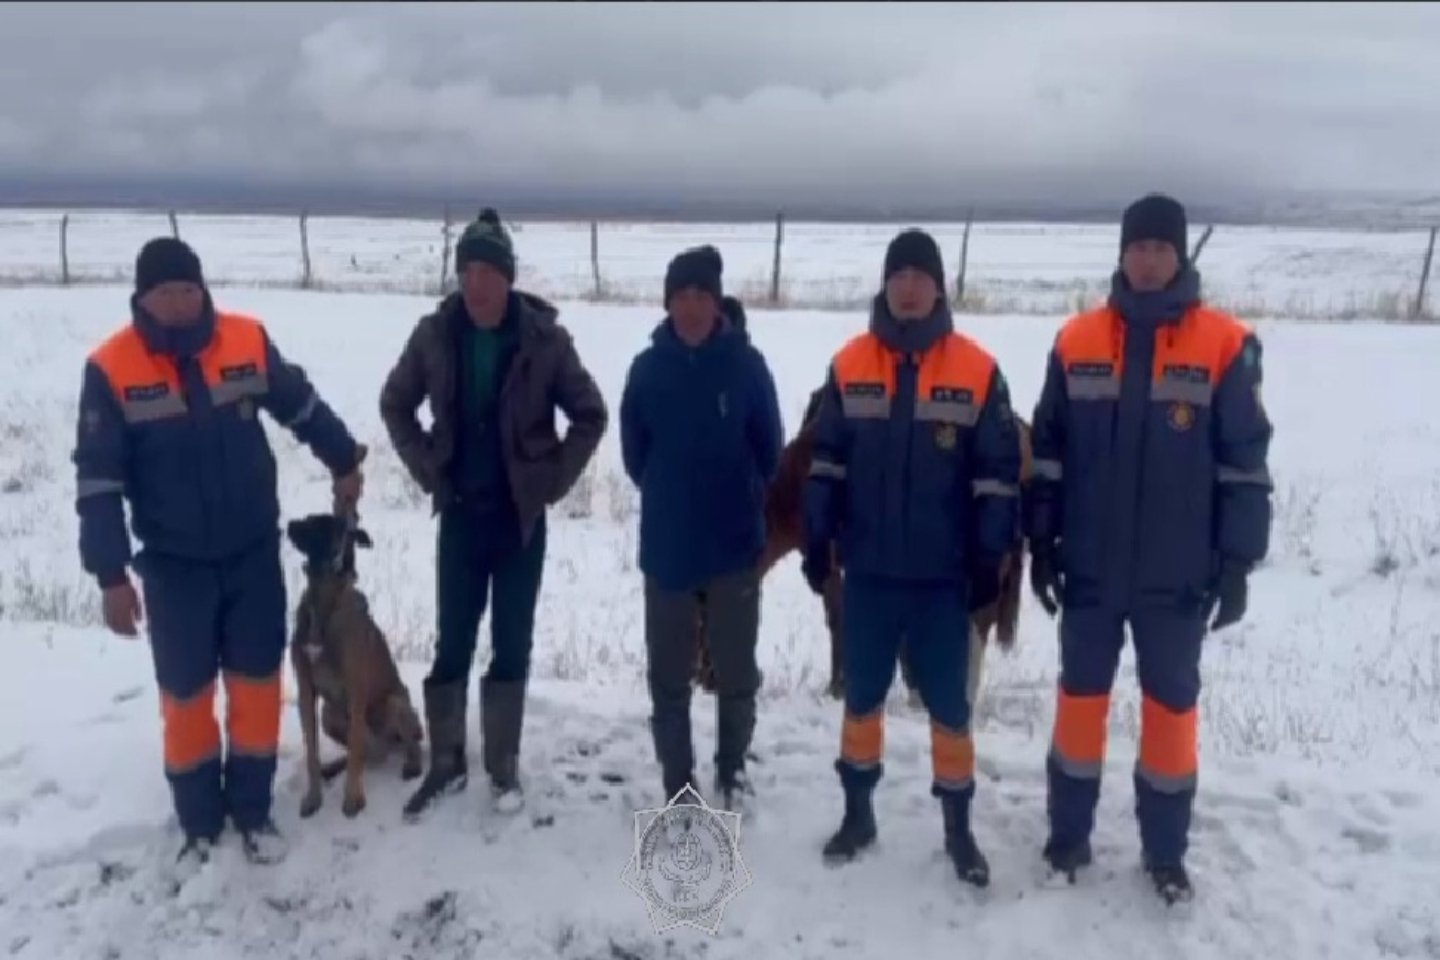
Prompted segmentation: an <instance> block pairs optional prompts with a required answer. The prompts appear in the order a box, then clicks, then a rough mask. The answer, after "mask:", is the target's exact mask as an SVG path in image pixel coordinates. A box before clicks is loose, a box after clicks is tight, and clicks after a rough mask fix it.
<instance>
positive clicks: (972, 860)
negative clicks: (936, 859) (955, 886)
mask: <svg viewBox="0 0 1440 960" xmlns="http://www.w3.org/2000/svg"><path fill="white" fill-rule="evenodd" d="M939 797H940V814H941V817H942V818H943V820H944V823H945V852H946V853H947V854H949V855H950V861H951V862H952V863H953V864H954V865H955V875H956V876H957V877H959V878H960V880H961V882H963V883H968V884H971V885H972V886H976V887H986V886H989V885H990V863H989V861H987V860H986V859H985V854H983V853H981V852H980V847H979V846H978V845H977V844H976V843H975V835H974V834H973V833H971V832H970V794H969V793H968V792H963V793H962V792H958V791H953V790H943V791H940V792H939Z"/></svg>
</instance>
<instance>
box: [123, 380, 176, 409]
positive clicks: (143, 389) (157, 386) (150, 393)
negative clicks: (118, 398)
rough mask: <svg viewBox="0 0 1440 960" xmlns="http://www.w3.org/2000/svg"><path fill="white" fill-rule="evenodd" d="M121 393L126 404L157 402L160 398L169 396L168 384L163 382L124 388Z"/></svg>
mask: <svg viewBox="0 0 1440 960" xmlns="http://www.w3.org/2000/svg"><path fill="white" fill-rule="evenodd" d="M123 393H124V395H125V402H126V403H137V402H140V401H143V400H158V399H159V398H161V397H165V396H169V395H170V384H168V383H165V382H164V381H163V380H162V381H161V382H159V383H141V384H136V385H134V386H128V387H125V388H124V390H123Z"/></svg>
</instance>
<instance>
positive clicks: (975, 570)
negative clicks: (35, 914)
mask: <svg viewBox="0 0 1440 960" xmlns="http://www.w3.org/2000/svg"><path fill="white" fill-rule="evenodd" d="M968 579H969V593H970V612H971V613H974V612H975V611H976V610H979V609H981V608H982V607H987V606H989V605H990V604H992V603H994V602H995V600H996V599H997V598H998V597H999V596H1000V568H999V567H998V566H995V565H992V564H989V563H977V564H973V565H972V566H971V567H970V575H969V578H968Z"/></svg>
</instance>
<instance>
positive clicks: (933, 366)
mask: <svg viewBox="0 0 1440 960" xmlns="http://www.w3.org/2000/svg"><path fill="white" fill-rule="evenodd" d="M995 366H996V364H995V358H994V357H992V356H991V355H990V352H989V351H988V350H986V349H985V348H984V347H982V346H980V344H978V343H976V342H975V341H974V340H971V339H970V338H969V337H967V336H965V335H964V334H961V333H954V332H952V333H949V334H946V335H945V337H944V338H942V339H941V341H940V342H939V343H937V344H936V345H935V347H934V348H933V349H931V350H930V351H929V352H927V353H926V354H925V359H924V360H923V361H922V362H921V364H920V374H919V382H918V384H917V386H918V388H919V391H920V393H919V397H918V399H920V400H930V399H933V397H934V394H935V391H936V390H942V391H947V392H948V391H964V392H968V393H969V395H970V396H971V398H972V402H973V403H974V405H975V406H976V407H977V408H978V407H983V406H984V405H985V400H986V399H987V397H988V396H989V393H990V375H991V373H993V372H994V370H995Z"/></svg>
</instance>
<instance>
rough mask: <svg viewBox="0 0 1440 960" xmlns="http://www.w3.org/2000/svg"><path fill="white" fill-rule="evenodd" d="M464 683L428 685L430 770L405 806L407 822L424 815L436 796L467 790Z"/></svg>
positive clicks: (462, 681)
mask: <svg viewBox="0 0 1440 960" xmlns="http://www.w3.org/2000/svg"><path fill="white" fill-rule="evenodd" d="M466 686H467V683H466V682H465V681H464V680H457V681H455V682H454V683H450V684H446V685H443V686H441V685H434V684H431V683H430V682H429V681H428V680H427V681H426V682H425V688H424V689H425V726H426V735H427V736H428V738H429V740H430V769H429V770H427V771H426V773H425V779H424V780H421V781H420V787H419V789H417V790H416V791H415V792H414V793H413V794H412V795H411V797H410V799H409V800H408V801H407V802H406V804H405V817H406V819H413V818H415V817H418V816H419V815H420V814H421V813H423V812H424V811H425V810H426V808H428V807H429V806H430V805H431V804H432V803H433V802H434V801H435V799H436V798H437V797H439V796H440V795H441V794H445V793H455V792H458V791H460V790H463V789H465V784H466V782H467V779H468V769H467V764H466V761H465V700H466V696H465V688H466Z"/></svg>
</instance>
